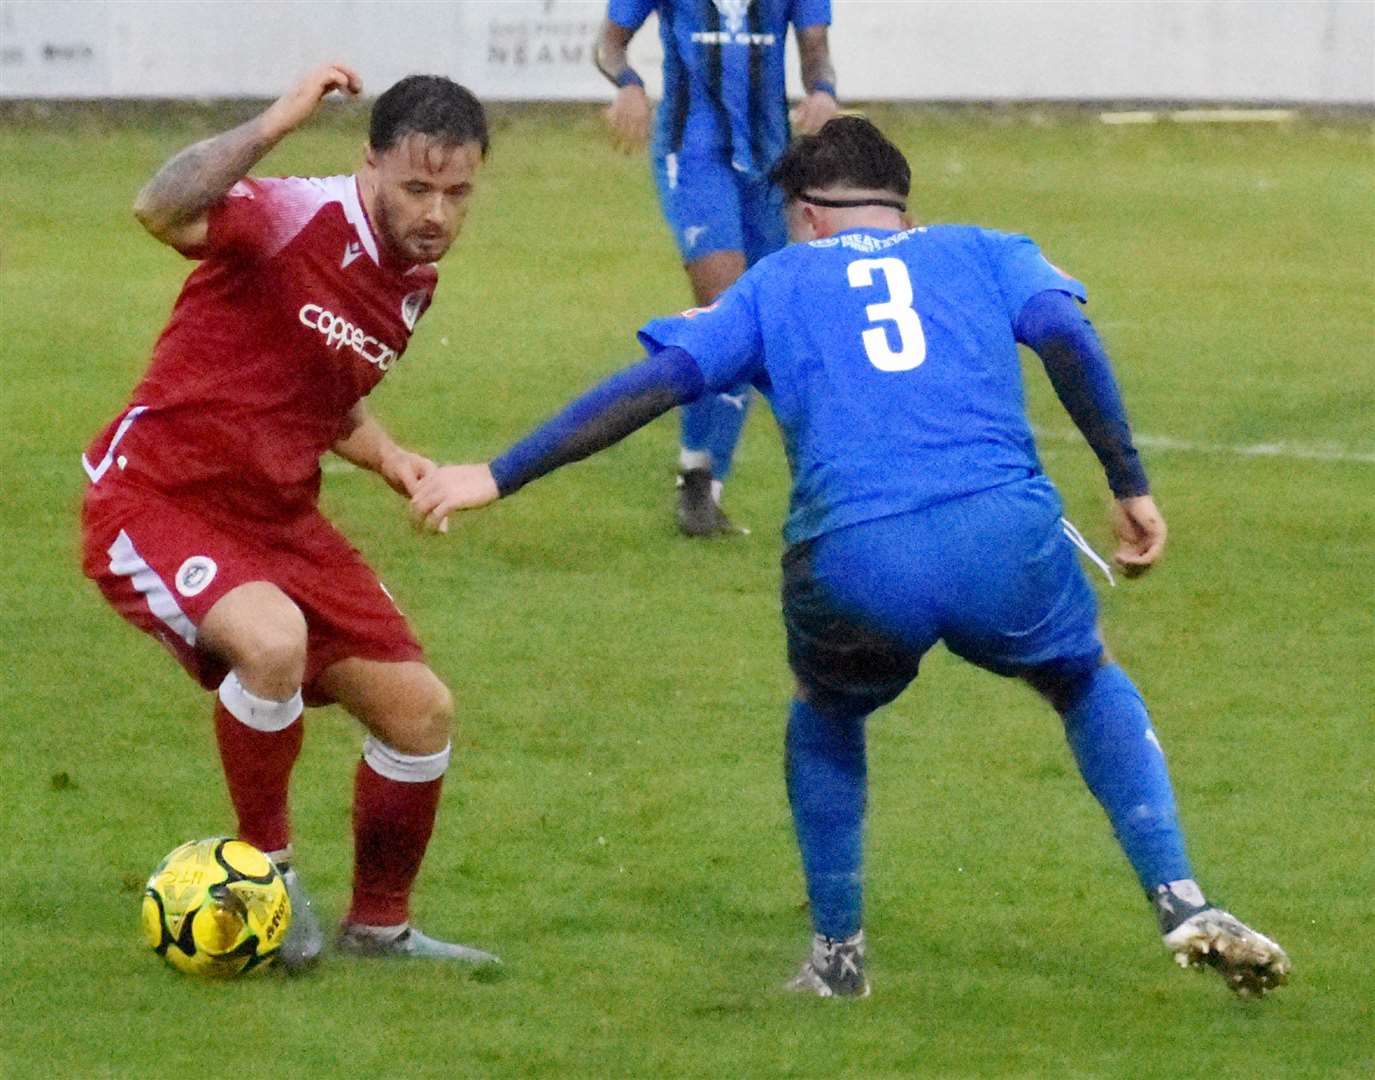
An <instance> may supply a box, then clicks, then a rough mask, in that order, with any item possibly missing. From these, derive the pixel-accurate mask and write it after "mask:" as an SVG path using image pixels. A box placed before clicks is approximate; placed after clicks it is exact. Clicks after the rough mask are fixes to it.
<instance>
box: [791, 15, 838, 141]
mask: <svg viewBox="0 0 1375 1080" xmlns="http://www.w3.org/2000/svg"><path fill="white" fill-rule="evenodd" d="M826 29H827V28H826V26H825V24H822V25H819V26H806V27H803V28H802V29H801V30H799V31H798V32H797V52H798V58H799V60H801V64H802V86H803V87H804V88H805V89H806V91H807V96H806V97H805V98H804V99H803V100H802V104H800V105H799V106H798V107H797V111H796V112H795V113H794V118H795V120H796V123H797V130H798V131H800V132H801V133H802V134H803V135H815V134H816V133H817V132H818V131H820V130H821V128H822V126H823V125H824V124H825V123H826V121H827V120H829V119H831V117H833V116H835V115H836V114H837V113H838V112H839V111H840V105H839V104H838V103H837V101H836V72H835V67H834V66H832V64H831V46H830V43H829V39H828V37H827V33H826Z"/></svg>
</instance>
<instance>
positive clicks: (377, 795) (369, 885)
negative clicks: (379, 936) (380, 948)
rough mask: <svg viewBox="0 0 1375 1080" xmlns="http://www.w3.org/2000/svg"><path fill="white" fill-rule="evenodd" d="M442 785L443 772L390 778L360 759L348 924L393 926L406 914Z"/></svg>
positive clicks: (407, 913) (354, 800)
mask: <svg viewBox="0 0 1375 1080" xmlns="http://www.w3.org/2000/svg"><path fill="white" fill-rule="evenodd" d="M447 756H448V755H447V752H446V754H445V757H446V759H447ZM443 784H444V778H443V776H439V777H437V778H435V779H433V780H421V781H404V780H391V779H389V778H387V777H385V776H382V775H381V774H380V773H378V772H377V771H376V770H374V769H373V768H372V766H371V765H369V764H368V762H367V761H366V760H363V761H360V762H359V763H358V772H357V774H356V776H355V778H354V785H353V845H354V847H353V903H352V905H351V906H350V907H349V913H348V921H349V922H353V923H362V924H363V925H365V926H396V925H398V924H400V923H404V922H405V921H406V920H407V919H408V918H409V917H410V897H411V886H412V885H413V884H415V876H416V874H418V873H419V872H420V861H421V860H422V859H423V858H424V857H425V848H426V847H427V846H428V845H429V842H430V833H431V832H433V831H434V818H435V812H436V810H437V809H438V807H439V791H440V788H441V787H442V786H443Z"/></svg>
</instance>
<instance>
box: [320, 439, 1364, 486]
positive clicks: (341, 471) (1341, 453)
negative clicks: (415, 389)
mask: <svg viewBox="0 0 1375 1080" xmlns="http://www.w3.org/2000/svg"><path fill="white" fill-rule="evenodd" d="M1034 430H1035V434H1036V438H1037V439H1039V440H1040V441H1041V442H1052V443H1079V442H1083V441H1084V437H1083V436H1082V435H1080V434H1079V433H1078V432H1077V431H1065V430H1061V431H1046V430H1044V429H1043V428H1036V429H1034ZM1132 441H1133V442H1135V443H1136V445H1137V446H1139V447H1140V448H1141V449H1143V450H1166V451H1179V452H1181V453H1186V454H1225V455H1228V456H1230V457H1249V458H1290V459H1293V460H1295V461H1343V462H1351V463H1353V464H1357V465H1375V452H1368V451H1363V450H1344V449H1342V448H1341V447H1336V446H1304V445H1303V444H1302V443H1286V442H1273V443H1251V444H1249V445H1241V444H1235V443H1208V442H1194V441H1193V440H1191V439H1176V438H1174V437H1172V436H1170V435H1140V434H1136V435H1133V436H1132ZM320 468H321V471H322V472H324V474H325V475H326V476H342V475H347V474H349V473H356V472H362V471H363V470H361V469H359V468H358V466H356V465H353V464H351V463H349V462H347V461H341V460H339V459H337V458H336V459H334V460H332V461H326V462H323V463H322V464H321V466H320Z"/></svg>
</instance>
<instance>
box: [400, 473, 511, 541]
mask: <svg viewBox="0 0 1375 1080" xmlns="http://www.w3.org/2000/svg"><path fill="white" fill-rule="evenodd" d="M500 496H501V492H499V491H498V490H497V482H496V480H495V479H494V478H493V477H492V470H491V468H489V467H488V466H486V465H443V466H441V467H440V468H437V469H435V470H434V471H433V472H431V473H430V474H429V475H428V476H425V477H424V478H422V479H421V481H420V482H419V483H418V484H417V485H416V488H415V491H414V492H413V493H412V494H411V520H412V521H413V522H415V527H416V528H417V529H423V530H425V531H427V532H448V531H449V515H450V514H451V513H453V512H454V511H455V510H476V509H477V508H478V507H480V506H486V505H487V504H488V503H492V502H496V500H497V499H498V498H500Z"/></svg>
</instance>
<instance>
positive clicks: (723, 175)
mask: <svg viewBox="0 0 1375 1080" xmlns="http://www.w3.org/2000/svg"><path fill="white" fill-rule="evenodd" d="M654 183H655V185H656V186H657V187H658V189H659V205H660V207H662V208H663V212H664V219H665V220H666V221H667V222H668V225H669V228H670V229H672V230H673V238H674V240H676V241H677V243H678V250H679V252H681V253H682V256H683V262H685V263H691V262H695V261H697V260H698V259H701V258H704V257H705V256H707V255H711V254H713V253H714V252H717V251H740V252H743V253H744V255H745V265H746V266H753V265H754V264H755V263H756V262H758V261H759V260H760V259H762V258H763V257H764V256H765V255H769V254H772V253H773V252H775V251H777V250H778V249H779V248H781V247H783V246H784V245H785V244H787V242H788V229H787V225H786V224H785V223H784V220H783V195H782V193H781V192H780V191H779V190H778V189H777V188H776V187H774V186H773V185H772V184H770V183H769V182H768V180H767V179H766V178H764V177H761V176H749V175H746V174H745V173H741V172H737V171H736V170H735V169H733V168H732V167H731V164H730V162H729V161H726V160H725V159H724V158H723V157H719V156H715V155H696V156H684V155H681V154H669V155H667V156H665V157H662V158H656V159H655V160H654Z"/></svg>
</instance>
